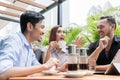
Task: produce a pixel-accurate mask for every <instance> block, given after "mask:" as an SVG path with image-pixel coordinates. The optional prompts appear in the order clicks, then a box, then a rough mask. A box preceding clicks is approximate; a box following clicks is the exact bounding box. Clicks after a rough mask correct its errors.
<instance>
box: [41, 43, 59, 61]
mask: <svg viewBox="0 0 120 80" xmlns="http://www.w3.org/2000/svg"><path fill="white" fill-rule="evenodd" d="M57 46H58V43H57V41H51V42H50V44H49V48H48V49H47V52H46V53H44V55H45V57H44V58H45V59H43V60H44V61H43V63H46V62H47V61H48V59H50V56H51V51H52V49H53V48H56V47H57Z"/></svg>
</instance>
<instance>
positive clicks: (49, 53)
mask: <svg viewBox="0 0 120 80" xmlns="http://www.w3.org/2000/svg"><path fill="white" fill-rule="evenodd" d="M50 55H51V48H50V47H49V48H48V50H47V53H44V59H43V63H46V62H47V61H48V59H49V58H50Z"/></svg>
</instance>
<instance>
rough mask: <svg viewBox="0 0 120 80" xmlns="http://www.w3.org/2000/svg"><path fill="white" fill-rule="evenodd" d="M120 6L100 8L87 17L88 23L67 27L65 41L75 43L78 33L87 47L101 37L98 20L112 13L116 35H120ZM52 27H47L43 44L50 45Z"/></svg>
mask: <svg viewBox="0 0 120 80" xmlns="http://www.w3.org/2000/svg"><path fill="white" fill-rule="evenodd" d="M119 13H120V7H110V8H107V9H106V10H99V11H98V12H97V13H94V14H92V15H90V16H88V18H87V25H85V26H78V25H72V26H71V25H70V26H68V27H65V32H66V38H65V41H66V43H67V44H70V43H73V42H74V40H75V39H76V38H77V36H78V35H80V36H82V37H83V38H84V39H83V40H84V41H83V42H84V46H83V47H84V48H87V47H88V45H89V44H90V43H91V42H93V41H96V40H98V39H99V35H98V32H97V27H96V26H97V22H98V19H99V18H100V17H101V16H105V15H111V16H113V17H115V18H116V21H117V28H116V30H115V35H117V36H118V37H120V34H119V33H120V14H119ZM49 34H50V29H47V30H46V32H45V35H44V36H43V39H42V41H41V44H42V46H46V45H48V39H49Z"/></svg>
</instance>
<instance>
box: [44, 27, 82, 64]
mask: <svg viewBox="0 0 120 80" xmlns="http://www.w3.org/2000/svg"><path fill="white" fill-rule="evenodd" d="M65 36H66V34H65V31H64V29H63V28H62V27H61V26H60V25H56V26H55V27H53V28H52V29H51V32H50V37H49V46H47V47H46V49H45V50H46V51H45V56H44V58H43V59H44V60H43V62H44V63H45V62H46V61H48V59H49V58H50V57H55V58H57V59H58V60H59V61H60V65H59V66H61V65H62V64H63V63H64V62H66V59H67V58H66V57H67V56H66V54H68V51H67V49H66V48H65V47H64V48H60V46H59V41H60V40H63V41H64V39H65ZM81 39H82V38H81V37H78V38H77V39H76V40H75V42H74V44H76V45H77V46H78V47H80V45H81V44H80V41H81Z"/></svg>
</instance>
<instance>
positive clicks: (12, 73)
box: [0, 65, 47, 80]
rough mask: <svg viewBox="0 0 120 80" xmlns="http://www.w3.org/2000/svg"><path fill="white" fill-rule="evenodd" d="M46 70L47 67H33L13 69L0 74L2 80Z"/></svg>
mask: <svg viewBox="0 0 120 80" xmlns="http://www.w3.org/2000/svg"><path fill="white" fill-rule="evenodd" d="M46 69H47V67H46V66H45V65H39V66H32V67H13V68H10V69H8V70H7V71H5V72H3V73H2V74H0V80H2V79H3V80H5V79H8V78H9V77H11V76H27V75H30V74H33V73H37V72H40V71H43V70H46Z"/></svg>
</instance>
